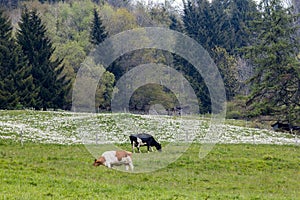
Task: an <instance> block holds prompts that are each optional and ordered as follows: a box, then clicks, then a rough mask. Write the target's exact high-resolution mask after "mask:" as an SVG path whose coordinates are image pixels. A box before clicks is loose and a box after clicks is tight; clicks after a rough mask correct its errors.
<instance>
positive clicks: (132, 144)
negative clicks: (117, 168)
mask: <svg viewBox="0 0 300 200" xmlns="http://www.w3.org/2000/svg"><path fill="white" fill-rule="evenodd" d="M131 146H132V153H134V146H135V145H134V142H132V143H131Z"/></svg>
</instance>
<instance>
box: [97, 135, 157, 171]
mask: <svg viewBox="0 0 300 200" xmlns="http://www.w3.org/2000/svg"><path fill="white" fill-rule="evenodd" d="M129 139H130V143H131V147H132V152H128V151H124V150H116V151H105V152H104V153H103V154H102V155H101V156H100V157H99V158H98V159H95V161H94V166H99V165H104V166H106V167H108V168H112V167H113V166H114V165H116V166H117V165H125V167H126V170H129V168H130V169H131V170H132V171H133V167H134V166H133V162H132V153H134V148H135V147H136V148H137V149H138V152H139V153H140V152H141V151H140V147H141V146H147V150H148V152H149V151H150V150H151V151H153V149H152V147H155V148H156V149H157V150H158V151H161V144H159V143H158V142H157V141H156V140H155V139H154V137H153V136H152V135H150V134H146V133H141V134H132V135H130V136H129Z"/></svg>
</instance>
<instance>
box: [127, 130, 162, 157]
mask: <svg viewBox="0 0 300 200" xmlns="http://www.w3.org/2000/svg"><path fill="white" fill-rule="evenodd" d="M129 138H130V142H131V146H132V152H134V147H137V149H138V151H139V153H140V152H141V151H140V147H141V146H147V150H148V152H149V150H150V149H151V151H153V150H152V147H153V146H155V148H156V149H157V150H158V151H161V144H159V143H158V142H156V140H155V139H154V138H153V136H152V135H150V134H147V133H140V134H132V135H130V136H129Z"/></svg>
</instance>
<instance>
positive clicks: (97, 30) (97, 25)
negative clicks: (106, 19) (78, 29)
mask: <svg viewBox="0 0 300 200" xmlns="http://www.w3.org/2000/svg"><path fill="white" fill-rule="evenodd" d="M93 12H94V13H93V14H94V18H93V22H92V25H91V31H90V41H91V43H92V44H94V45H98V44H100V43H101V42H103V41H104V40H105V38H107V35H108V34H107V32H106V31H105V27H104V25H103V24H102V20H101V18H100V16H99V14H98V12H97V9H96V8H94V11H93Z"/></svg>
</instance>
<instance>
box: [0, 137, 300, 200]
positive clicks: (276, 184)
mask: <svg viewBox="0 0 300 200" xmlns="http://www.w3.org/2000/svg"><path fill="white" fill-rule="evenodd" d="M128 146H129V145H125V144H124V146H123V147H122V148H124V149H127V148H128ZM199 147H200V145H198V144H194V145H192V146H191V147H190V149H189V151H187V152H186V153H185V154H184V155H183V156H182V157H180V159H178V160H177V161H176V162H175V163H172V164H170V165H169V166H168V167H167V168H164V169H161V170H158V171H155V172H152V173H140V174H130V173H124V172H120V171H117V170H111V169H107V168H105V167H98V168H95V167H93V166H92V162H93V157H92V156H91V154H89V152H88V151H87V150H86V149H85V147H84V146H83V145H69V146H68V145H50V144H34V143H25V144H24V146H23V147H22V146H20V145H19V144H18V143H15V142H11V141H9V140H0V180H1V181H0V191H1V192H0V199H22V200H23V199H47V198H48V199H297V198H299V196H300V190H299V188H300V147H299V146H277V145H217V146H215V148H214V149H213V151H211V152H210V153H209V154H208V155H207V156H206V157H205V158H204V159H202V160H200V159H199V158H198V152H199Z"/></svg>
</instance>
